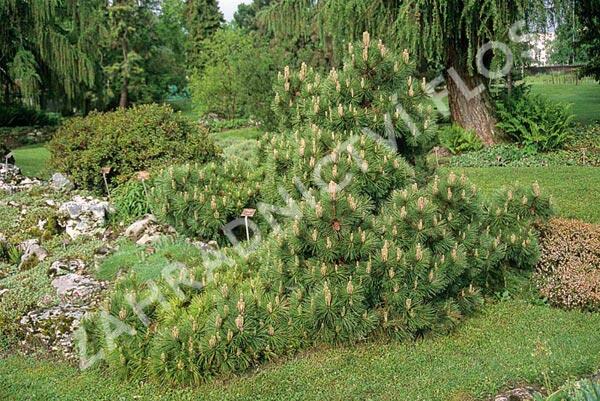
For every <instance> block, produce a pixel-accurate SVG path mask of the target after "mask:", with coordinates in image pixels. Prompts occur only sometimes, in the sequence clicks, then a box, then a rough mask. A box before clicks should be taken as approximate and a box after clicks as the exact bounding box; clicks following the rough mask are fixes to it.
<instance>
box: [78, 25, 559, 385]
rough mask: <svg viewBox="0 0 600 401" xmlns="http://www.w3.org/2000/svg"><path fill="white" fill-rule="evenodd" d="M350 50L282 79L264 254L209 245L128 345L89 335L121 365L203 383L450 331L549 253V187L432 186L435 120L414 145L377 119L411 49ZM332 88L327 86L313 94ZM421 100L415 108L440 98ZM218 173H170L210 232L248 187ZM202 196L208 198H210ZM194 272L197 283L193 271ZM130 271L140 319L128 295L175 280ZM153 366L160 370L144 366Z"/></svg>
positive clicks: (172, 206) (113, 308)
mask: <svg viewBox="0 0 600 401" xmlns="http://www.w3.org/2000/svg"><path fill="white" fill-rule="evenodd" d="M350 50H351V51H350V58H349V61H348V62H347V64H346V65H347V67H346V68H345V69H344V72H343V73H342V72H340V73H335V74H332V76H330V77H329V78H324V79H322V80H320V81H318V78H316V77H317V75H316V74H314V73H313V72H311V71H310V70H309V69H307V68H306V67H303V69H302V71H301V72H300V73H299V74H291V73H287V72H286V73H285V74H283V75H282V76H281V77H280V81H281V84H282V85H283V92H280V93H279V99H278V100H276V106H275V107H276V108H277V107H278V106H277V104H279V105H280V107H281V108H282V109H281V111H280V113H281V114H280V115H281V116H282V119H281V122H282V124H283V125H285V124H288V125H289V127H290V130H289V131H285V132H284V133H283V134H282V135H279V136H277V137H275V138H273V139H272V140H270V141H269V142H268V143H267V144H265V145H264V146H263V149H262V152H263V157H264V159H265V160H266V170H267V172H266V174H265V177H267V179H266V181H267V182H265V183H264V186H263V187H264V191H261V194H260V199H261V200H263V201H265V202H269V200H271V199H274V200H275V199H277V197H279V204H281V203H284V204H285V210H284V211H283V212H284V213H283V214H284V215H285V216H286V218H283V219H280V221H281V224H280V225H279V229H276V230H273V231H272V233H271V235H269V237H268V238H266V240H265V241H264V242H262V243H261V244H260V245H259V246H258V248H257V249H255V251H254V252H253V253H251V254H250V255H244V254H243V253H240V254H236V253H235V252H234V251H235V250H232V249H228V250H226V251H225V253H224V254H222V255H220V258H221V262H222V263H220V264H219V263H217V267H216V268H215V269H212V268H211V266H214V262H215V261H214V260H212V259H210V257H209V255H208V254H207V255H206V259H204V260H203V261H202V263H201V266H197V267H195V268H194V269H193V271H194V272H195V273H194V275H193V276H194V277H197V279H198V281H199V282H200V283H202V286H201V287H200V288H198V287H197V286H193V285H189V287H191V289H188V290H186V291H187V292H185V293H183V294H181V293H178V292H177V291H174V290H172V289H170V288H166V289H165V291H164V294H162V298H161V297H158V296H155V297H154V298H150V299H151V300H152V302H151V303H150V304H148V303H146V304H145V307H146V309H147V310H148V312H146V315H147V317H148V320H147V324H145V325H142V326H140V324H139V323H131V326H132V328H133V329H132V330H131V331H130V332H131V334H129V332H127V331H122V332H123V333H124V334H123V335H122V336H120V337H119V338H118V339H117V340H116V342H115V343H112V344H110V342H107V341H106V335H104V336H103V335H102V333H100V335H96V336H94V335H92V336H88V341H89V342H90V346H89V348H90V349H103V350H106V351H107V353H108V354H109V355H111V357H110V358H108V360H107V362H108V364H109V365H110V366H111V368H115V369H116V370H120V371H123V373H124V374H126V375H128V376H134V377H135V378H138V379H142V378H144V379H145V378H147V377H152V378H154V379H155V380H158V381H161V382H164V383H169V384H170V383H179V382H187V383H197V382H199V381H204V380H207V379H210V378H212V377H215V376H220V375H229V374H234V373H239V372H242V371H244V370H246V369H247V368H249V367H251V366H254V365H256V364H260V363H263V362H265V361H268V360H272V359H276V358H278V357H281V356H283V355H286V354H288V353H291V352H294V351H297V350H299V349H302V348H306V347H309V346H311V345H314V344H323V343H327V344H348V343H354V342H357V341H361V340H364V339H367V338H371V337H374V336H383V337H388V338H398V339H414V338H418V337H422V336H425V335H429V334H432V333H433V334H437V333H446V332H448V331H449V330H451V329H452V328H454V327H455V326H456V325H457V324H458V323H459V322H461V321H462V320H463V319H464V318H465V317H467V316H468V315H469V314H470V313H472V312H473V311H474V310H475V309H476V308H477V307H478V306H479V305H480V304H481V303H482V298H483V296H484V295H485V293H487V292H493V291H495V290H496V289H497V287H498V286H501V285H502V284H503V281H504V276H505V274H506V272H508V271H509V270H511V269H515V268H517V269H528V268H531V267H532V266H533V264H535V261H536V258H537V255H538V252H539V251H538V246H537V240H536V231H535V227H536V225H537V224H539V223H541V222H543V221H544V220H545V219H546V218H547V216H548V215H549V213H550V209H549V203H548V200H547V198H545V197H544V196H543V195H542V194H541V191H540V189H539V186H537V185H535V184H534V185H533V186H532V187H531V188H508V189H505V190H502V191H499V192H498V193H497V194H496V196H494V197H492V198H490V199H484V198H482V197H481V196H480V195H479V194H478V192H477V190H476V188H475V187H474V186H472V185H471V184H470V183H469V182H468V180H467V178H466V177H463V176H461V177H458V176H457V175H455V174H452V173H450V174H448V175H445V176H439V177H437V176H432V177H431V178H430V179H428V180H424V181H425V182H424V183H421V184H418V183H416V180H415V175H416V174H415V169H414V167H413V165H412V164H413V163H412V161H413V160H416V159H417V158H418V157H419V156H418V155H420V154H421V153H420V152H421V150H424V149H426V148H427V146H428V145H426V142H427V141H426V139H427V134H426V133H427V132H428V131H427V130H428V129H430V128H431V127H429V126H427V127H426V125H427V124H429V122H428V121H430V120H429V119H427V118H424V119H423V120H420V121H421V123H422V127H421V128H423V129H424V131H422V132H425V133H424V134H423V135H424V136H423V137H419V136H417V137H414V136H413V137H411V136H410V135H412V134H409V133H408V132H407V131H401V132H402V134H401V137H400V138H399V137H398V136H396V137H395V138H396V139H397V140H400V141H401V142H402V143H403V146H401V147H400V148H399V149H401V151H396V150H395V149H393V147H392V148H390V147H389V146H387V145H386V144H385V143H383V142H382V141H381V140H379V139H377V138H374V137H373V136H372V135H370V134H369V132H368V131H364V130H362V124H363V122H364V121H367V120H369V121H375V122H377V123H378V124H383V121H384V115H381V114H379V112H378V111H377V110H378V109H379V108H390V107H392V103H393V102H392V101H391V100H390V99H389V98H386V96H385V95H384V94H383V93H380V92H379V90H380V89H379V88H384V87H385V85H386V82H387V81H386V80H387V79H389V78H390V74H392V75H393V74H394V73H401V72H402V71H404V69H405V68H408V67H407V66H408V65H409V60H408V56H407V55H406V54H407V53H405V55H404V56H402V57H399V58H396V57H395V56H394V55H393V54H391V52H389V51H388V50H387V49H386V48H385V47H384V46H383V45H382V44H381V43H376V42H371V40H370V38H369V36H368V35H365V37H364V40H363V42H362V43H361V44H356V45H353V46H351V47H350ZM353 63H354V64H353ZM401 63H402V64H401ZM380 66H381V67H380ZM379 68H383V69H384V72H385V73H384V72H378V69H379ZM336 74H337V76H336ZM343 74H348V75H343ZM410 76H411V75H410V74H407V76H401V79H400V78H399V79H395V80H394V82H396V83H397V84H398V85H400V86H399V87H400V88H404V89H402V93H399V94H397V97H398V98H399V99H400V100H404V98H407V99H409V101H410V99H413V98H416V97H417V95H416V94H417V93H419V92H418V91H419V89H418V88H417V86H418V85H416V84H415V83H414V82H413V81H414V79H409V78H407V77H410ZM363 78H364V84H362V83H361V82H362V81H363ZM307 80H308V82H310V80H312V84H311V85H309V83H308V82H304V81H307ZM347 81H348V83H347ZM316 84H320V85H323V86H324V88H323V89H318V92H312V91H313V90H317V89H315V86H314V85H316ZM411 84H412V86H411ZM402 85H404V86H402ZM309 86H310V87H309ZM338 86H339V88H338ZM363 86H364V88H369V89H368V90H367V89H365V91H364V93H363V92H360V90H361V89H363ZM288 87H289V89H288ZM325 87H328V89H327V88H325ZM411 88H412V89H411ZM388 89H389V88H388ZM390 90H391V89H390ZM357 94H358V95H357ZM373 94H376V95H373ZM325 95H326V96H325ZM379 95H381V96H379ZM284 96H286V97H284ZM318 96H323V97H322V98H321V100H316V97H318ZM356 96H358V97H357V98H356V99H355V97H356ZM389 96H392V97H393V94H392V93H391V92H390V93H389ZM342 97H343V98H344V99H346V100H347V102H344V103H342V102H341V98H342ZM394 100H395V99H394ZM290 102H291V106H292V107H289V106H290ZM320 102H323V103H320ZM328 102H329V103H328ZM419 104H422V103H418V102H416V101H415V102H414V104H413V107H414V109H413V108H411V109H410V110H411V111H412V110H416V111H419V110H420V109H424V108H423V107H421V106H419ZM323 105H325V106H324V109H323V110H321V109H320V108H321V107H322V106H323ZM329 105H331V112H330V111H329ZM333 105H335V107H333ZM338 105H341V107H340V108H339V110H340V111H339V112H338V111H337V110H338ZM309 106H310V107H312V108H313V112H314V113H313V112H310V111H307V109H306V108H307V107H309ZM315 106H318V107H317V110H316V111H314V110H315ZM405 110H409V108H408V106H405ZM385 118H388V117H385ZM391 118H393V117H391ZM398 118H399V119H400V120H401V119H402V115H400V116H399V117H398ZM415 119H416V118H415ZM394 121H396V120H394ZM398 121H399V120H398ZM398 121H396V123H399V122H398ZM431 121H432V120H431ZM381 127H383V125H381ZM405 135H409V136H405ZM421 141H425V142H421ZM402 152H405V154H406V155H407V156H406V157H408V159H409V160H411V162H410V163H409V162H408V161H407V159H406V158H405V157H403V155H402ZM206 168H208V169H211V168H212V167H206ZM210 171H211V174H212V175H211V176H210V177H208V176H199V175H198V174H199V173H198V170H197V169H195V168H194V169H192V168H190V167H185V166H184V167H179V168H173V169H168V170H167V171H166V172H165V173H164V175H163V176H162V183H159V185H158V186H157V189H156V190H155V195H156V196H154V197H153V198H156V199H159V200H161V201H160V202H162V203H161V204H160V205H155V208H156V209H160V208H161V207H162V208H163V209H165V211H164V216H166V217H167V218H169V219H172V222H173V224H175V225H176V226H177V225H179V226H180V227H183V228H184V229H185V230H190V231H189V232H190V233H192V232H195V233H197V232H199V231H197V230H202V229H204V228H201V227H197V226H196V225H198V226H200V225H202V224H204V222H203V221H202V218H203V217H206V216H207V217H206V219H207V221H209V220H210V219H211V214H214V211H215V210H221V209H220V208H219V207H214V208H213V207H212V205H211V203H213V198H212V197H213V196H214V203H216V202H219V196H221V194H219V193H218V191H216V190H215V189H216V188H222V191H224V192H225V194H226V195H227V196H228V197H229V199H230V200H229V202H223V204H222V205H221V206H222V208H225V209H226V208H227V207H229V206H228V205H227V204H228V203H230V202H231V199H237V198H235V197H234V196H236V195H234V194H236V193H243V190H244V189H245V187H244V186H243V184H242V182H241V181H236V177H238V174H233V175H231V176H227V175H224V176H222V177H220V178H216V177H213V175H215V174H218V172H217V171H216V170H214V171H213V170H210ZM220 179H222V180H223V182H222V184H221V183H218V182H216V183H215V182H213V184H211V185H206V184H205V182H207V180H220ZM205 185H206V188H210V190H206V189H205ZM195 187H197V188H198V191H197V193H196V191H195V190H194V188H195ZM202 189H205V190H204V192H202V191H201V190H202ZM201 193H207V194H208V195H205V198H204V199H202V200H200V199H199V197H200V194H201ZM207 196H208V198H207ZM282 201H284V202H282ZM263 210H264V208H263ZM195 211H197V213H198V215H197V217H195V216H194V212H195ZM280 211H281V209H280ZM190 216H191V217H190ZM219 216H220V215H219ZM263 217H264V218H265V219H266V220H270V219H272V218H275V217H274V216H271V217H270V218H269V217H267V216H263ZM277 217H281V216H277ZM163 218H164V217H163ZM212 218H215V219H216V217H215V216H214V215H212ZM188 220H189V221H188ZM271 222H272V221H271ZM215 227H216V226H215ZM252 245H255V244H252ZM179 277H182V280H181V281H182V282H183V285H185V284H186V283H189V281H188V278H189V277H191V275H190V274H189V273H180V274H179ZM129 280H131V281H130V282H127V281H123V282H122V283H121V284H119V285H117V291H116V293H115V294H114V295H113V297H112V299H111V302H110V303H109V306H110V308H109V310H110V315H109V316H113V317H120V316H122V317H123V318H121V320H125V321H127V322H129V320H128V319H129V317H130V316H131V315H132V313H133V312H135V311H136V308H135V307H131V306H130V305H131V304H132V303H131V302H129V303H128V302H127V300H128V299H129V300H131V299H134V298H135V299H138V297H139V296H140V295H143V294H147V293H148V291H150V290H149V288H151V287H154V288H163V287H165V285H166V284H167V283H169V282H171V283H172V280H169V279H167V278H165V279H164V281H161V280H163V279H161V280H159V282H158V283H155V284H153V285H152V286H151V285H150V284H149V283H147V282H141V283H140V282H139V281H136V280H135V277H133V278H131V277H130V279H129ZM167 287H168V286H167ZM132 294H133V295H132ZM178 295H183V296H182V297H179V296H178ZM128 297H129V298H128ZM132 297H133V298H132ZM161 299H162V301H161ZM138 312H139V310H138ZM102 319H103V317H102V314H98V315H96V317H95V318H94V319H92V320H90V321H89V322H87V323H86V325H88V326H90V327H91V328H93V327H95V326H101V325H102V324H101V323H98V322H101V321H102ZM104 319H105V320H106V315H105V316H104ZM138 320H139V319H138ZM94 325H95V326H94ZM105 326H106V325H105ZM84 327H85V326H84ZM86 332H87V331H86ZM92 332H93V330H92ZM130 337H131V338H130ZM105 344H107V345H105ZM109 345H110V347H109ZM143 362H146V363H147V364H148V366H150V369H145V370H143V369H141V366H142V363H143Z"/></svg>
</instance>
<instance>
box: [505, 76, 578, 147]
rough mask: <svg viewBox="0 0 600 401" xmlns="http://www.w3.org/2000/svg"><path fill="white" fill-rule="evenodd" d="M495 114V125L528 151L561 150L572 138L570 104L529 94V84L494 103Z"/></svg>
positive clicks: (572, 116)
mask: <svg viewBox="0 0 600 401" xmlns="http://www.w3.org/2000/svg"><path fill="white" fill-rule="evenodd" d="M497 113H498V119H499V123H498V127H500V128H501V129H502V131H503V132H504V133H505V134H506V135H508V136H509V137H510V138H511V139H512V140H513V141H515V142H516V143H518V144H519V145H522V146H524V147H525V148H526V149H527V150H529V151H530V152H548V151H551V150H557V149H561V148H562V147H563V146H564V145H565V143H566V142H568V141H569V139H571V137H572V122H573V120H574V118H575V116H574V115H573V114H572V112H571V110H570V107H568V106H566V105H564V104H560V103H553V102H551V101H549V100H546V99H545V98H543V97H542V96H540V95H532V94H530V93H529V88H528V87H523V86H522V87H519V88H517V90H516V91H515V92H514V94H513V95H512V96H510V97H508V98H505V99H503V100H501V101H499V102H497Z"/></svg>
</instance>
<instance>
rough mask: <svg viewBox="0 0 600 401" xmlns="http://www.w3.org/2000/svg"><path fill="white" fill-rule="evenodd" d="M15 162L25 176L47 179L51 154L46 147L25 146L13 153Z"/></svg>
mask: <svg viewBox="0 0 600 401" xmlns="http://www.w3.org/2000/svg"><path fill="white" fill-rule="evenodd" d="M13 153H14V155H15V162H16V164H17V166H19V167H20V168H21V171H22V172H23V174H24V175H26V176H30V177H40V178H47V176H48V173H49V172H48V166H47V164H48V160H49V159H50V152H49V151H48V149H46V148H45V147H44V145H30V146H24V147H21V148H18V149H15V150H14V151H13Z"/></svg>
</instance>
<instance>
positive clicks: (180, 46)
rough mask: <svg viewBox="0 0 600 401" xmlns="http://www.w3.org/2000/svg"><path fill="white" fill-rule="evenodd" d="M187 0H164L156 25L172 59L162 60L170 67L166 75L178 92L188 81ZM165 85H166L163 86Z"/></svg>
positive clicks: (169, 82) (166, 50)
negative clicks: (186, 45)
mask: <svg viewBox="0 0 600 401" xmlns="http://www.w3.org/2000/svg"><path fill="white" fill-rule="evenodd" d="M184 13H185V0H163V1H162V3H161V6H160V15H159V16H158V24H157V26H156V31H157V36H158V37H159V39H160V42H161V44H162V47H163V52H167V53H171V54H170V56H169V55H167V56H168V57H169V58H172V60H165V59H162V60H160V61H161V63H160V64H162V65H163V66H164V64H165V63H170V65H168V64H167V66H168V67H169V70H170V71H169V73H168V74H167V76H166V77H165V80H166V81H167V82H166V83H167V84H168V85H173V86H174V89H175V90H176V91H177V92H181V91H182V90H183V89H184V88H185V86H186V85H187V82H186V69H185V65H186V58H185V57H186V49H185V43H186V31H185V18H184ZM162 87H164V85H163V86H162Z"/></svg>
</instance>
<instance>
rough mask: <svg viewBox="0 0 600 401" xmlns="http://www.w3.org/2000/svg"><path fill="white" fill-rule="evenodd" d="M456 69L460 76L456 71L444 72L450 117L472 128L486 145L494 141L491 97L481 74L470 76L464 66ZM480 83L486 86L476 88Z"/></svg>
mask: <svg viewBox="0 0 600 401" xmlns="http://www.w3.org/2000/svg"><path fill="white" fill-rule="evenodd" d="M455 70H456V72H457V73H458V77H460V80H458V78H457V75H455V74H447V77H446V83H447V87H448V103H449V106H450V113H451V115H452V121H454V122H455V123H457V124H458V125H460V126H461V127H463V128H465V129H468V130H473V131H475V133H476V134H477V136H479V138H480V139H481V141H482V142H483V144H484V145H486V146H490V145H493V144H495V143H497V142H498V136H499V132H498V129H497V128H496V123H497V121H496V118H495V116H494V111H493V110H494V108H493V105H492V99H491V98H490V94H489V92H488V90H487V88H486V87H485V85H484V81H483V78H482V77H481V76H479V75H475V76H470V75H469V74H468V73H467V71H464V70H463V71H460V70H457V69H455ZM457 81H458V82H457ZM480 85H484V88H485V89H484V90H482V91H481V90H479V89H478V88H480Z"/></svg>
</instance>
